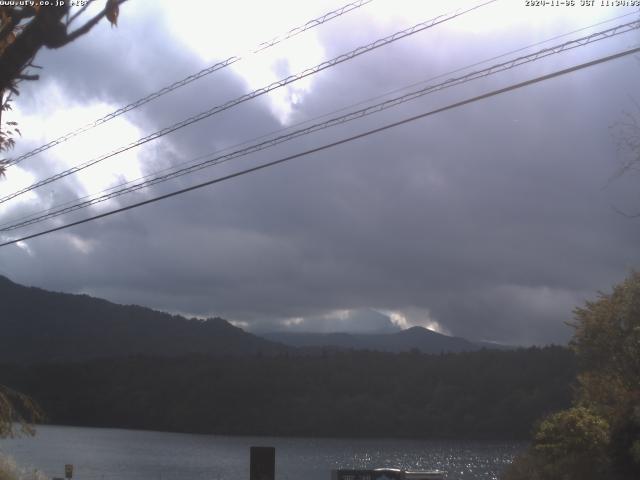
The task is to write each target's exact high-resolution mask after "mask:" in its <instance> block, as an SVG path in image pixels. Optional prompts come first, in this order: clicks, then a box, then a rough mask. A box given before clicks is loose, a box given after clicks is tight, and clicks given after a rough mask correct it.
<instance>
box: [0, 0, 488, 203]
mask: <svg viewBox="0 0 640 480" xmlns="http://www.w3.org/2000/svg"><path fill="white" fill-rule="evenodd" d="M496 1H497V0H488V1H485V2H484V3H480V4H478V5H475V6H473V7H470V8H466V9H458V10H456V11H455V12H451V13H446V14H443V15H440V16H438V17H435V18H432V19H430V20H427V21H425V22H421V23H418V24H416V25H414V26H412V27H410V28H407V29H405V30H402V31H399V32H396V33H394V34H392V35H389V36H387V37H384V38H381V39H379V40H376V41H374V42H372V43H370V44H368V45H365V46H361V47H358V48H356V49H354V50H351V51H350V52H348V53H344V54H342V55H339V56H337V57H335V58H333V59H331V60H327V61H325V62H322V63H320V64H318V65H316V66H314V67H311V68H308V69H306V70H303V71H302V72H300V73H298V74H295V75H290V76H288V77H286V78H284V79H281V80H278V81H276V82H273V83H271V84H269V85H267V86H266V87H262V88H259V89H257V90H254V91H252V92H250V93H248V94H245V95H242V96H240V97H238V98H235V99H233V100H230V101H228V102H226V103H224V104H222V105H218V106H216V107H213V108H211V109H209V110H207V111H205V112H201V113H199V114H197V115H194V116H192V117H189V118H187V119H185V120H182V121H180V122H178V123H175V124H173V125H171V126H169V127H165V128H163V129H161V130H158V131H157V132H154V133H152V134H150V135H147V136H146V137H142V138H140V139H138V140H136V141H135V142H132V143H130V144H128V145H126V146H123V147H120V148H118V149H116V150H113V151H111V152H109V153H107V154H105V155H102V156H100V157H97V158H94V159H92V160H89V161H87V162H84V163H81V164H79V165H76V166H74V167H72V168H69V169H67V170H64V171H62V172H59V173H57V174H55V175H52V176H50V177H48V178H45V179H44V180H40V181H38V182H36V183H34V184H32V185H30V186H28V187H25V188H22V189H20V190H18V191H16V192H13V193H11V194H9V195H6V196H4V197H2V198H0V203H4V202H7V201H9V200H11V199H13V198H15V197H17V196H19V195H22V194H24V193H26V192H30V191H31V190H35V189H36V188H39V187H41V186H44V185H47V184H49V183H51V182H55V181H56V180H59V179H61V178H64V177H66V176H68V175H72V174H74V173H77V172H79V171H81V170H84V169H85V168H88V167H90V166H92V165H95V164H96V163H99V162H102V161H104V160H107V159H108V158H111V157H114V156H116V155H118V154H120V153H123V152H126V151H128V150H131V149H132V148H135V147H138V146H140V145H143V144H145V143H147V142H150V141H152V140H156V139H158V138H160V137H163V136H165V135H167V134H169V133H172V132H175V131H176V130H179V129H181V128H184V127H187V126H189V125H192V124H194V123H196V122H199V121H201V120H204V119H205V118H208V117H211V116H212V115H215V114H217V113H220V112H222V111H224V110H228V109H230V108H232V107H235V106H237V105H239V104H241V103H244V102H246V101H248V100H252V99H254V98H257V97H259V96H261V95H264V94H266V93H269V92H271V91H273V90H276V89H278V88H281V87H283V86H285V85H288V84H290V83H293V82H295V81H298V80H301V79H302V78H305V77H308V76H310V75H314V74H316V73H318V72H320V71H322V70H325V69H327V68H330V67H334V66H336V65H338V64H340V63H343V62H346V61H348V60H351V59H353V58H356V57H358V56H360V55H363V54H365V53H368V52H370V51H372V50H375V49H378V48H380V47H383V46H386V45H389V44H391V43H393V42H395V41H397V40H400V39H402V38H406V37H408V36H410V35H414V34H416V33H418V32H421V31H423V30H426V29H428V28H431V27H434V26H436V25H439V24H441V23H444V22H446V21H449V20H452V19H454V18H457V17H459V16H461V15H464V14H465V13H468V12H471V11H473V10H476V9H478V8H481V7H483V6H485V5H489V4H491V3H494V2H496Z"/></svg>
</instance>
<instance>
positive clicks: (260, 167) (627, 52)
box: [0, 47, 640, 247]
mask: <svg viewBox="0 0 640 480" xmlns="http://www.w3.org/2000/svg"><path fill="white" fill-rule="evenodd" d="M638 52H640V47H637V48H633V49H630V50H625V51H623V52H618V53H616V54H613V55H609V56H606V57H601V58H599V59H597V60H592V61H590V62H586V63H582V64H579V65H575V66H573V67H570V68H566V69H563V70H558V71H556V72H553V73H550V74H547V75H542V76H539V77H536V78H533V79H530V80H526V81H524V82H519V83H516V84H513V85H510V86H508V87H504V88H500V89H498V90H493V91H491V92H488V93H485V94H482V95H478V96H475V97H472V98H468V99H466V100H462V101H460V102H456V103H451V104H449V105H447V106H445V107H441V108H437V109H435V110H431V111H428V112H425V113H421V114H419V115H414V116H412V117H408V118H405V119H403V120H400V121H397V122H393V123H389V124H387V125H384V126H382V127H378V128H374V129H372V130H368V131H366V132H363V133H359V134H357V135H352V136H350V137H347V138H343V139H341V140H337V141H334V142H331V143H327V144H324V145H321V146H319V147H316V148H312V149H309V150H305V151H304V152H300V153H296V154H294V155H289V156H287V157H284V158H280V159H278V160H273V161H271V162H267V163H263V164H260V165H257V166H254V167H251V168H247V169H245V170H241V171H239V172H235V173H232V174H229V175H225V176H223V177H218V178H214V179H212V180H209V181H207V182H203V183H199V184H196V185H192V186H191V187H187V188H183V189H181V190H176V191H174V192H171V193H167V194H164V195H160V196H158V197H154V198H151V199H148V200H144V201H141V202H138V203H134V204H132V205H128V206H126V207H122V208H118V209H115V210H111V211H109V212H105V213H101V214H99V215H94V216H92V217H89V218H85V219H82V220H78V221H76V222H71V223H68V224H65V225H61V226H59V227H55V228H50V229H48V230H43V231H41V232H38V233H34V234H31V235H27V236H24V237H21V238H17V239H14V240H10V241H7V242H4V243H0V247H4V246H7V245H12V244H14V243H18V242H23V241H25V240H29V239H32V238H36V237H40V236H42V235H47V234H49V233H53V232H57V231H60V230H64V229H67V228H70V227H74V226H76V225H81V224H83V223H87V222H91V221H93V220H98V219H100V218H104V217H108V216H110V215H114V214H116V213H121V212H125V211H127V210H132V209H134V208H138V207H141V206H143V205H148V204H151V203H155V202H158V201H160V200H165V199H167V198H171V197H175V196H177V195H181V194H183V193H187V192H191V191H193V190H197V189H200V188H203V187H206V186H209V185H214V184H216V183H220V182H223V181H226V180H230V179H232V178H236V177H240V176H243V175H246V174H249V173H253V172H256V171H258V170H263V169H265V168H268V167H273V166H275V165H279V164H282V163H285V162H288V161H291V160H294V159H296V158H300V157H304V156H307V155H310V154H313V153H317V152H320V151H323V150H327V149H330V148H333V147H336V146H338V145H342V144H345V143H348V142H351V141H354V140H358V139H361V138H365V137H368V136H370V135H374V134H376V133H380V132H383V131H385V130H389V129H392V128H395V127H398V126H401V125H405V124H407V123H410V122H414V121H416V120H419V119H422V118H426V117H429V116H432V115H436V114H438V113H442V112H445V111H448V110H453V109H455V108H458V107H462V106H464V105H468V104H470V103H474V102H477V101H480V100H484V99H487V98H491V97H495V96H497V95H501V94H503V93H507V92H510V91H513V90H517V89H520V88H523V87H526V86H529V85H533V84H536V83H540V82H544V81H547V80H551V79H553V78H556V77H559V76H562V75H566V74H569V73H572V72H576V71H578V70H582V69H584V68H588V67H592V66H595V65H599V64H602V63H605V62H609V61H612V60H616V59H618V58H622V57H625V56H627V55H633V54H634V53H638Z"/></svg>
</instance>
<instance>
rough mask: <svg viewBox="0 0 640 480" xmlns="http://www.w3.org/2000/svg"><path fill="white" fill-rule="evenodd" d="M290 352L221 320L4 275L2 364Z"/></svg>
mask: <svg viewBox="0 0 640 480" xmlns="http://www.w3.org/2000/svg"><path fill="white" fill-rule="evenodd" d="M286 350H288V348H287V347H285V346H283V345H279V344H276V343H273V342H271V341H268V340H265V339H263V338H260V337H257V336H255V335H252V334H250V333H247V332H245V331H244V330H242V329H240V328H237V327H234V326H233V325H231V324H230V323H229V322H227V321H226V320H223V319H221V318H212V319H208V320H199V319H186V318H184V317H181V316H178V315H170V314H168V313H163V312H158V311H155V310H151V309H149V308H144V307H139V306H135V305H127V306H124V305H117V304H115V303H111V302H108V301H106V300H101V299H98V298H93V297H90V296H88V295H72V294H68V293H55V292H49V291H46V290H42V289H39V288H34V287H24V286H22V285H18V284H16V283H14V282H12V281H10V280H9V279H8V278H6V277H2V276H0V362H20V363H29V362H44V361H70V360H71V361H76V360H86V359H90V358H99V357H121V356H129V355H160V356H180V355H186V354H194V353H196V354H212V355H251V354H257V353H263V354H273V353H278V352H284V351H286Z"/></svg>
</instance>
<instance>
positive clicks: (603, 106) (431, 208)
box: [0, 16, 640, 344]
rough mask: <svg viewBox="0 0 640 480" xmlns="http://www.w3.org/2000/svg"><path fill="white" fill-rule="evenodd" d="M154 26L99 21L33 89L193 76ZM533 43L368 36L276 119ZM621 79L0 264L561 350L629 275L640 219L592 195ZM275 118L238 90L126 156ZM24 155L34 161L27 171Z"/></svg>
mask: <svg viewBox="0 0 640 480" xmlns="http://www.w3.org/2000/svg"><path fill="white" fill-rule="evenodd" d="M345 24H346V25H347V26H348V25H349V23H348V22H345V23H343V24H342V28H343V29H341V30H339V29H338V26H331V27H330V28H327V29H326V30H324V31H323V32H325V33H323V34H322V35H321V39H322V42H323V46H324V47H325V49H326V50H327V52H341V51H344V50H345V49H347V48H348V47H347V45H352V44H354V45H355V44H358V43H364V42H366V40H365V37H367V38H368V37H369V36H371V38H375V37H376V36H377V35H378V34H377V33H376V32H375V30H373V29H372V31H371V32H368V33H367V34H365V33H364V32H363V31H362V29H360V30H356V29H349V28H347V29H346V30H344V26H345ZM162 25H163V24H162V23H161V22H159V23H155V22H152V21H151V16H149V17H141V18H140V19H136V22H132V24H131V26H130V27H129V28H128V29H127V30H126V31H125V30H124V29H122V30H121V31H119V32H118V33H117V35H115V36H112V35H111V33H112V32H109V31H101V32H99V33H98V34H97V35H96V36H94V37H89V38H87V39H86V40H84V41H82V42H77V45H75V44H74V45H73V46H72V47H69V48H68V49H64V50H61V51H59V52H55V57H54V53H51V54H50V55H49V54H48V55H47V56H44V57H43V59H42V63H45V60H46V61H47V63H46V72H47V75H48V80H47V81H49V82H55V83H56V84H58V85H62V86H63V88H64V89H65V91H66V92H67V94H68V95H72V96H73V97H74V98H75V99H76V100H77V101H78V102H91V101H93V100H96V99H98V100H102V101H104V100H105V99H107V100H108V101H109V102H114V103H122V102H127V101H130V100H132V99H135V98H136V97H137V96H140V95H142V94H144V93H145V92H148V91H149V90H150V89H152V88H155V87H157V86H162V85H164V84H167V83H170V82H171V81H173V80H175V79H176V78H178V77H180V76H181V75H184V74H185V73H187V72H193V71H196V70H198V69H199V68H202V67H203V66H204V65H202V64H201V62H200V61H199V60H197V59H196V57H195V56H193V55H191V54H189V53H188V51H187V50H185V48H184V47H183V46H182V45H180V44H179V43H174V42H171V41H167V33H166V30H165V29H164V28H163V27H162ZM345 31H346V33H345ZM551 33H553V32H547V34H551ZM540 35H542V34H540ZM106 36H108V38H109V39H110V40H109V41H106V40H105V38H106ZM531 37H535V35H534V34H532V33H531V32H525V33H523V35H521V36H516V35H515V34H513V33H512V34H510V36H504V35H502V36H500V37H499V38H491V37H487V38H477V39H476V40H475V42H472V43H471V44H470V43H469V41H468V40H469V39H468V38H466V36H465V35H464V34H460V38H453V39H452V38H451V32H450V31H449V32H447V31H446V30H443V31H439V32H438V33H430V34H426V35H424V36H421V37H416V38H415V39H412V40H406V41H403V43H399V44H398V45H396V46H394V47H393V48H389V49H380V50H378V51H377V52H376V53H374V54H368V55H367V56H363V57H361V58H360V59H358V60H357V61H354V62H352V63H349V64H345V65H342V66H340V67H336V68H335V69H332V70H330V71H327V72H324V73H322V74H320V75H318V76H317V78H314V80H313V81H312V83H311V88H310V91H309V93H308V94H306V95H303V98H302V100H301V101H300V102H299V103H298V104H297V105H296V106H295V108H294V111H293V114H292V116H291V121H292V122H297V121H302V120H306V119H309V118H311V117H313V116H315V115H318V114H321V113H326V112H328V111H331V110H333V109H337V108H340V107H343V106H345V105H346V104H349V103H353V102H357V101H360V100H363V99H366V98H369V97H372V96H375V95H379V94H381V93H384V92H387V91H389V90H392V89H394V88H397V87H398V86H402V85H406V84H409V83H411V82H414V81H416V80H417V79H419V78H428V77H430V76H434V75H435V74H438V73H443V72H446V71H448V70H453V69H455V68H457V67H459V66H460V65H464V64H469V63H472V62H473V61H476V60H477V59H478V58H480V57H483V58H484V57H489V56H491V55H495V54H496V53H500V52H502V51H505V50H509V49H512V48H516V47H518V46H521V45H522V44H523V43H525V42H527V41H529V42H530V41H533V40H534V39H533V38H531ZM538 40H539V38H538ZM625 42H626V40H620V41H617V42H610V43H609V44H608V45H609V46H608V47H607V48H609V50H610V51H613V50H615V49H616V48H622V47H624V46H625ZM107 45H109V47H107ZM426 45H430V46H431V48H429V49H427V48H425V46H426ZM470 45H471V47H470ZM607 48H605V47H600V46H599V47H598V48H597V49H596V48H595V47H594V48H591V49H589V50H588V53H587V54H584V53H583V54H580V55H578V54H577V53H576V54H570V56H568V57H561V58H560V57H559V58H557V59H554V60H553V61H545V62H542V63H541V64H532V65H530V66H527V67H523V68H521V69H520V70H517V71H514V72H510V73H508V74H504V75H501V76H499V77H496V78H495V79H487V80H484V81H481V82H478V83H473V84H469V85H468V86H463V87H457V88H456V89H452V90H451V91H446V92H443V93H442V94H438V95H432V96H428V97H425V98H424V99H421V100H418V101H416V102H414V103H411V104H407V105H405V106H403V107H401V108H399V109H396V110H393V111H389V112H386V113H384V114H381V115H379V116H375V117H371V118H368V119H364V120H362V121H360V122H358V123H353V124H346V125H343V126H341V127H339V128H335V129H332V130H328V131H324V132H322V133H319V134H316V135H314V136H312V137H305V138H302V139H299V140H296V141H294V142H291V143H288V144H286V145H282V146H280V147H276V148H274V149H272V150H269V151H265V152H262V153H259V154H256V155H254V156H252V157H251V158H247V159H243V160H241V161H238V162H235V161H234V162H232V163H231V164H228V165H225V166H221V167H216V168H213V169H209V170H203V171H201V172H199V173H197V174H195V175H192V176H190V177H186V178H183V179H181V180H179V181H178V182H174V183H171V184H168V185H163V186H159V187H156V188H155V189H152V190H151V191H150V192H146V193H142V194H138V195H137V196H135V198H136V199H137V198H145V196H148V195H152V194H154V193H161V192H165V191H169V190H171V189H174V188H178V186H186V185H190V184H193V183H195V182H198V181H202V180H205V179H209V178H213V177H214V176H217V175H222V174H224V173H226V172H230V171H233V170H235V169H239V168H241V167H243V166H248V165H253V164H255V163H256V162H259V161H264V160H270V159H274V158H278V157H279V156H284V155H287V154H290V153H293V152H298V151H302V150H304V149H306V148H312V147H314V146H317V145H320V144H322V143H323V142H328V141H331V140H335V139H336V138H341V137H346V136H348V135H351V134H354V133H356V132H360V131H364V130H365V129H367V128H372V127H375V126H379V125H382V124H384V123H387V122H390V121H393V120H397V119H399V118H402V117H404V116H408V115H411V114H415V113H417V112H420V111H426V110H429V109H432V108H436V107H438V106H442V105H445V104H446V103H447V102H450V101H454V100H459V99H460V98H464V97H466V96H472V95H477V94H480V93H482V92H484V91H487V90H490V89H492V88H497V87H500V86H504V85H507V84H509V83H510V82H514V81H519V80H522V79H525V78H529V77H530V76H534V75H540V74H543V73H546V72H549V71H552V70H553V69H554V68H560V67H562V66H563V65H569V64H571V63H573V62H575V61H579V60H585V59H586V58H587V57H592V56H597V55H598V54H601V53H603V52H605V51H606V50H607ZM122 52H126V54H123V53H122ZM443 52H447V54H446V55H445V54H444V53H443ZM330 54H331V53H328V55H330ZM283 65H284V64H282V65H281V67H282V68H285V67H286V65H284V66H283ZM287 68H288V67H287ZM637 72H638V67H637V65H636V64H635V63H634V61H633V60H629V59H627V60H621V61H618V62H616V63H611V64H607V65H605V66H601V67H595V68H594V69H592V70H589V71H584V72H579V73H575V74H573V75H572V76H568V77H564V78H560V79H556V80H553V81H550V82H548V83H545V84H541V85H536V86H532V87H529V88H527V89H526V90H522V91H517V92H512V93H508V94H505V95H503V96H500V97H498V98H494V99H490V100H485V101H482V102H478V103H475V104H473V105H469V106H467V107H464V108H460V109H457V110H455V111H450V112H445V113H443V114H439V115H437V116H434V117H431V118H427V119H424V120H421V121H419V122H415V123H412V124H410V125H406V126H403V127H401V128H398V129H394V130H392V131H388V132H384V133H381V134H379V135H376V136H373V137H368V138H366V139H363V140H358V141H355V142H353V143H349V144H347V145H343V146H341V147H338V148H335V149H332V150H328V151H325V152H322V153H319V154H314V155H312V156H309V157H308V158H305V159H300V160H298V161H296V162H295V163H291V164H286V165H282V166H279V167H275V168H273V169H269V170H264V171H260V172H257V173H254V174H251V175H248V176H245V177H242V178H238V179H234V180H231V181H229V182H225V183H223V184H219V185H216V186H214V187H211V188H207V189H204V190H199V191H196V192H192V193H189V194H187V195H184V196H181V197H177V198H174V199H171V200H167V201H165V202H161V203H157V204H154V205H150V206H146V207H142V208H140V209H137V210H134V211H131V212H128V213H126V214H122V215H119V216H116V217H111V218H109V219H105V220H101V221H99V222H94V223H90V224H87V225H84V226H82V227H78V228H74V229H72V230H68V231H66V232H64V233H59V234H54V235H50V236H47V237H44V238H41V239H38V240H34V241H30V242H28V249H26V248H19V247H9V248H5V249H4V250H2V251H0V265H1V267H0V269H1V273H4V274H6V275H9V276H10V277H12V278H13V279H14V280H16V281H19V282H23V283H27V284H36V285H39V286H43V287H46V288H51V289H56V290H63V291H72V292H80V291H81V292H86V293H90V294H94V295H99V296H104V297H106V298H109V299H112V300H115V301H118V302H124V303H139V304H144V305H149V306H152V307H156V308H160V309H165V310H169V311H172V312H183V313H186V314H191V315H201V316H206V315H221V316H224V317H226V318H229V319H231V320H234V321H237V322H244V324H246V325H248V326H249V328H253V329H254V330H255V329H262V330H266V329H270V328H280V327H282V326H283V325H284V327H288V328H297V329H299V330H307V331H309V330H318V331H329V330H346V329H352V330H358V331H367V330H369V331H372V330H380V329H390V328H394V325H396V324H395V323H392V322H391V321H390V319H389V316H388V315H387V314H386V313H385V314H383V313H380V312H395V313H396V314H397V315H400V316H401V317H402V318H404V319H406V321H407V323H408V324H415V325H425V326H439V327H440V328H442V329H443V330H445V331H448V332H450V333H452V334H454V335H459V336H464V337H468V338H471V339H482V340H496V341H502V342H507V343H523V344H530V343H548V342H563V341H565V340H566V339H567V337H568V335H569V334H570V330H569V328H568V327H567V326H566V325H565V323H564V322H565V321H566V320H569V319H570V317H571V310H572V308H573V307H574V306H576V305H579V304H580V303H582V302H583V301H584V300H586V299H588V298H593V296H594V294H595V292H596V291H597V290H600V289H607V288H609V287H610V286H611V285H612V284H613V283H615V282H617V281H620V280H621V279H622V278H623V277H624V276H625V274H626V273H627V272H628V271H629V269H630V268H633V267H634V266H637V264H636V262H637V258H638V250H637V245H638V241H637V240H638V235H639V234H640V226H639V225H638V222H637V221H635V220H630V219H627V218H625V217H623V216H621V215H619V214H617V213H616V212H615V211H614V209H613V208H612V206H620V205H623V206H625V207H628V206H630V207H633V205H634V204H633V202H634V201H635V200H637V199H635V200H634V197H633V196H632V195H631V194H630V192H633V189H634V188H635V187H636V186H637V185H634V184H633V182H613V183H610V184H608V183H607V181H608V180H609V178H610V177H611V175H612V174H613V173H614V172H615V170H616V167H617V165H618V162H619V159H617V155H619V152H618V151H617V150H616V147H615V143H614V142H613V141H612V138H611V136H610V131H609V127H610V126H611V125H612V124H614V123H615V121H616V119H619V118H620V115H621V112H622V110H623V109H624V108H625V107H626V106H627V105H628V95H629V94H633V93H634V88H635V86H634V82H633V78H634V76H635V75H636V74H637ZM42 85H43V86H42V88H46V87H45V85H46V82H43V83H42ZM248 90H249V87H248V86H247V83H246V82H245V81H244V80H243V79H242V78H241V77H239V76H238V75H236V74H235V73H233V71H231V70H227V71H225V72H219V73H217V74H215V75H214V76H212V77H211V78H210V79H207V80H203V81H202V82H201V83H198V85H193V86H192V87H191V88H190V89H188V90H185V91H184V92H179V93H177V94H176V95H175V96H173V95H171V96H168V97H167V98H166V99H163V100H162V101H158V102H156V103H154V104H150V105H149V106H147V107H145V108H143V109H141V111H140V112H136V113H135V115H133V116H131V117H130V118H131V119H132V121H133V122H134V123H135V124H136V125H138V126H139V128H141V129H142V130H143V131H144V132H150V131H153V130H155V129H157V128H161V127H163V126H165V125H167V124H170V123H172V122H174V121H176V120H179V119H180V118H183V117H185V116H188V115H191V114H193V113H197V112H199V111H202V110H204V109H206V108H209V107H210V106H213V105H215V104H217V103H220V102H221V101H224V100H226V99H229V98H233V97H235V96H238V95H240V94H242V93H243V92H246V91H248ZM38 94H39V92H38V89H37V88H35V87H33V88H32V90H30V91H28V92H26V93H25V96H26V97H27V100H25V102H24V108H25V109H27V110H28V109H37V98H38V97H37V95H38ZM281 127H282V125H281V123H280V121H279V120H278V118H276V116H275V115H274V113H273V110H272V108H271V105H270V103H269V101H268V99H266V98H265V99H261V100H258V101H252V102H250V103H247V104H245V105H243V106H242V107H239V108H238V109H237V110H233V111H229V112H226V113H224V114H221V115H220V116H216V117H215V118H212V119H210V120H206V121H204V122H201V123H200V124H198V125H197V126H194V128H189V129H186V130H184V131H182V132H180V133H176V134H172V135H171V136H168V137H166V138H165V139H164V140H163V141H162V142H160V143H158V145H150V146H148V147H145V148H144V149H142V151H143V154H142V162H143V163H142V168H143V171H144V172H145V173H146V172H151V171H154V170H156V169H157V168H158V167H159V166H166V165H169V164H175V163H177V162H180V161H182V160H184V159H189V158H191V157H193V156H195V155H199V154H202V153H205V152H209V151H212V150H215V149H217V148H224V147H227V146H229V145H233V144H234V143H237V142H240V141H242V140H245V139H248V138H252V137H256V136H259V135H263V134H265V133H268V132H271V131H274V130H277V129H278V128H281ZM30 165H39V166H38V167H36V166H31V167H30V168H32V169H33V170H34V171H36V170H37V171H38V172H43V173H41V174H43V175H44V174H46V173H45V172H46V168H47V167H46V162H42V163H38V164H35V163H34V164H30ZM73 182H74V180H72V179H69V180H68V181H67V182H64V183H62V184H61V185H62V186H61V187H57V188H59V189H61V191H62V192H63V193H64V195H65V196H68V195H70V194H71V192H73V191H77V190H75V189H76V188H77V184H74V183H73ZM45 191H46V190H45ZM43 195H44V194H43ZM129 201H133V198H132V199H131V200H129V199H123V200H121V201H120V203H119V204H126V203H127V202H129ZM639 204H640V203H639ZM639 208H640V207H639ZM340 312H342V313H340ZM344 312H349V313H344ZM389 315H390V313H389ZM283 322H285V323H283Z"/></svg>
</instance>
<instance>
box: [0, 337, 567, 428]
mask: <svg viewBox="0 0 640 480" xmlns="http://www.w3.org/2000/svg"><path fill="white" fill-rule="evenodd" d="M575 372H576V367H575V362H574V357H573V354H572V353H571V352H570V351H569V350H567V349H565V348H561V347H547V348H531V349H526V350H525V349H521V350H515V351H495V350H482V351H478V352H467V353H456V354H443V355H425V354H421V353H419V352H412V353H399V354H392V353H382V352H371V351H369V352H367V351H364V352H355V351H354V352H340V351H331V352H329V351H327V352H325V354H320V355H296V356H292V355H290V354H281V355H275V356H274V355H271V356H268V355H254V356H244V357H237V356H235V357H222V356H215V357H214V356H202V355H192V356H186V357H179V358H166V357H165V358H162V357H145V356H137V357H129V358H118V359H97V360H91V361H87V362H76V363H47V364H33V365H18V364H4V365H0V384H5V385H9V386H11V387H13V388H16V389H19V390H20V391H23V392H25V393H28V394H30V395H32V396H33V397H34V398H35V399H36V400H37V401H38V402H39V403H40V404H41V405H42V407H43V408H44V410H45V412H46V414H47V416H48V421H49V422H50V423H57V424H66V425H84V426H105V427H106V426H109V427H125V428H136V429H150V430H165V431H182V432H197V433H218V434H247V435H292V436H345V437H351V436H383V437H429V438H434V437H465V438H470V437H472V438H496V439H498V438H499V439H511V438H527V437H528V436H529V434H530V431H531V428H532V425H533V423H534V421H535V420H536V419H537V418H540V417H541V416H543V415H544V414H546V413H548V412H551V411H554V410H558V409H561V408H564V407H566V406H567V405H569V403H570V400H571V382H572V379H573V378H574V377H575Z"/></svg>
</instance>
